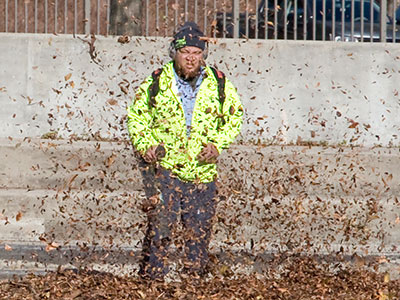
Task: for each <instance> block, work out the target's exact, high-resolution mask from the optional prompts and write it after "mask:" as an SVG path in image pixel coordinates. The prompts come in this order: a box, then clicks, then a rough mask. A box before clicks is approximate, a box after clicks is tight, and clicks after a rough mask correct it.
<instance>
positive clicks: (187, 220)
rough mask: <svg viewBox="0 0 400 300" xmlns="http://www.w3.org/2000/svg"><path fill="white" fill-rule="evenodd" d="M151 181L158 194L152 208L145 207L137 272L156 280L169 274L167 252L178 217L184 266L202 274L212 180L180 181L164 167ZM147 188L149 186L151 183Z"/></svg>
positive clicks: (211, 210) (212, 207) (212, 202)
mask: <svg viewBox="0 0 400 300" xmlns="http://www.w3.org/2000/svg"><path fill="white" fill-rule="evenodd" d="M149 179H150V178H148V179H147V180H149ZM145 180H146V177H145ZM153 180H154V182H152V184H153V183H155V185H156V186H157V188H158V190H159V192H161V193H160V197H158V201H157V202H155V203H154V207H152V208H151V209H150V210H148V228H147V231H146V234H145V238H144V242H143V260H142V264H141V268H140V271H139V274H140V275H141V276H144V277H149V278H151V279H156V278H162V277H164V275H165V274H167V273H168V264H167V261H166V260H167V256H168V255H167V252H168V247H169V245H170V242H171V240H172V232H173V228H174V227H175V226H176V225H177V223H178V222H179V217H180V219H181V221H182V225H183V233H182V234H183V240H184V243H185V244H184V250H185V251H184V253H185V257H184V258H185V263H184V264H185V269H186V271H188V272H189V273H197V274H199V273H202V272H203V271H204V269H205V267H206V265H207V262H208V250H207V249H208V244H209V242H210V236H211V229H212V217H213V216H214V214H215V199H214V197H215V191H216V187H215V182H212V183H208V184H194V183H188V182H183V181H181V180H179V179H178V178H175V177H173V176H171V173H170V172H169V171H167V170H164V169H162V170H158V171H157V172H156V173H155V174H154V176H153ZM145 185H146V184H145ZM148 188H149V189H151V187H150V185H149V186H148ZM153 191H154V189H153ZM148 196H149V195H148Z"/></svg>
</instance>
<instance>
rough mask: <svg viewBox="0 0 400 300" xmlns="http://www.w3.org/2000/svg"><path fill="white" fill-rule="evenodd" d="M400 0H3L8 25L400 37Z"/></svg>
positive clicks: (75, 30) (1, 24)
mask: <svg viewBox="0 0 400 300" xmlns="http://www.w3.org/2000/svg"><path fill="white" fill-rule="evenodd" d="M396 1H400V0H379V1H378V0H118V1H117V0H113V1H111V0H0V32H27V33H56V34H71V33H72V34H89V33H94V34H98V35H109V34H112V35H123V34H128V35H144V36H171V35H173V33H174V30H175V29H176V27H177V26H178V25H179V24H181V23H183V22H184V21H188V20H192V21H195V22H197V23H198V24H199V26H200V27H201V28H202V29H203V31H204V32H205V34H206V35H207V36H210V37H225V38H230V37H232V38H259V39H284V40H323V41H326V40H332V41H359V42H365V41H370V42H377V41H383V42H384V41H388V42H399V41H400V32H399V31H400V30H399V28H400V20H399V19H400V12H399V11H398V9H397V6H398V3H397V2H396ZM135 5H136V6H135ZM1 12H3V15H1ZM396 14H397V19H398V21H396Z"/></svg>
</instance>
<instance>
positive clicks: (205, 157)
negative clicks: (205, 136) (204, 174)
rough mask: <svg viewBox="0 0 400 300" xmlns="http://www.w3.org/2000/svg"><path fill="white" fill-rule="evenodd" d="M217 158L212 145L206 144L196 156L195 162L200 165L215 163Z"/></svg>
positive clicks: (216, 151) (215, 149)
mask: <svg viewBox="0 0 400 300" xmlns="http://www.w3.org/2000/svg"><path fill="white" fill-rule="evenodd" d="M218 156H219V152H218V149H217V147H215V145H214V144H213V143H208V144H207V145H205V146H204V148H203V149H202V150H201V151H200V153H199V154H198V155H197V160H198V161H199V162H201V163H207V164H211V163H215V162H216V161H217V158H218Z"/></svg>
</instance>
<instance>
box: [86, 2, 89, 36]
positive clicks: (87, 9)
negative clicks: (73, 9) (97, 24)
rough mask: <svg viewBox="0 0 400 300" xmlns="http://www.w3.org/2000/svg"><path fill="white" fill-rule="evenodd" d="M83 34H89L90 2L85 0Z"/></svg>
mask: <svg viewBox="0 0 400 300" xmlns="http://www.w3.org/2000/svg"><path fill="white" fill-rule="evenodd" d="M85 34H90V0H85Z"/></svg>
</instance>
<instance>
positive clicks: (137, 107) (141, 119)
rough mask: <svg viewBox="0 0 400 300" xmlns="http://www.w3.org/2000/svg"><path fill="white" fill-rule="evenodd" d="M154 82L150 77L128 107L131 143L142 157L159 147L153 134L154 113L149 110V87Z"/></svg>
mask: <svg viewBox="0 0 400 300" xmlns="http://www.w3.org/2000/svg"><path fill="white" fill-rule="evenodd" d="M152 82H153V79H152V77H151V76H149V77H148V78H147V79H146V80H145V81H144V82H143V83H142V84H141V85H140V87H139V88H138V89H137V91H136V95H135V98H134V100H133V102H132V104H131V105H130V106H128V109H127V111H128V132H129V135H130V138H131V141H132V143H133V145H134V147H135V148H136V150H138V151H139V152H140V153H141V154H142V155H144V154H145V153H146V151H147V149H148V148H150V147H151V146H153V145H157V144H158V142H157V140H156V139H155V138H154V136H153V134H152V129H151V124H152V121H153V117H152V112H151V109H150V108H149V97H150V96H149V86H150V85H151V83H152Z"/></svg>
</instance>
